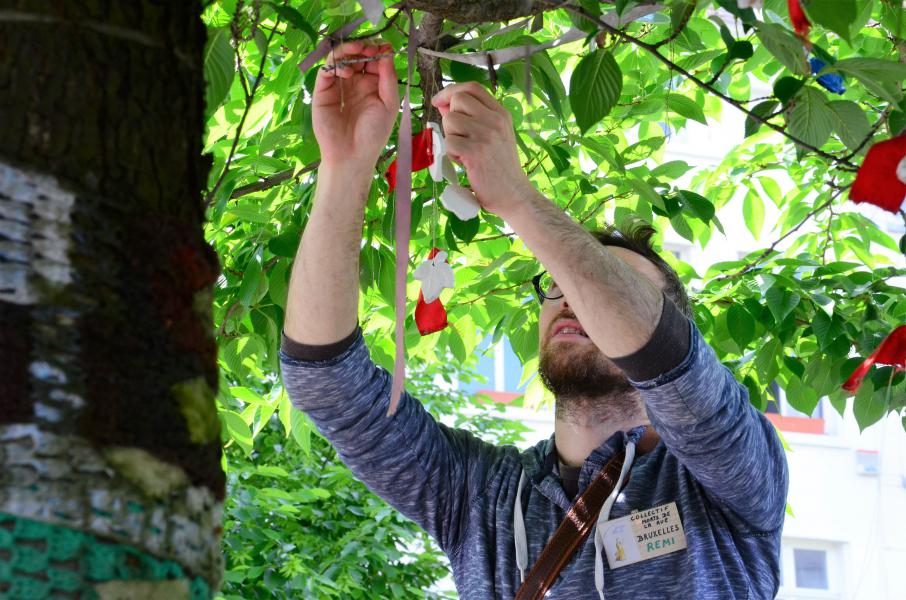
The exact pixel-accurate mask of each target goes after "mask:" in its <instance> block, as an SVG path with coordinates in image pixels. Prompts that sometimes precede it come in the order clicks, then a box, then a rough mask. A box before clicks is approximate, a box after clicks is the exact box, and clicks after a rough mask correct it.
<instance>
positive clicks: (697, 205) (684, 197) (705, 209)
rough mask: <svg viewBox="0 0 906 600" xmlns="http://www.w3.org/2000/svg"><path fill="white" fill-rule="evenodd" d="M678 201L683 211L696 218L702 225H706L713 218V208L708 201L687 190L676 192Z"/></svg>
mask: <svg viewBox="0 0 906 600" xmlns="http://www.w3.org/2000/svg"><path fill="white" fill-rule="evenodd" d="M677 196H679V199H680V201H681V202H682V203H683V210H685V211H687V212H688V213H689V214H691V215H692V216H694V217H696V218H697V219H699V220H700V221H702V222H704V223H708V222H709V221H711V220H712V219H713V218H714V214H715V208H714V204H712V203H711V201H710V200H708V199H707V198H705V197H704V196H702V195H700V194H696V193H695V192H690V191H689V190H680V191H679V192H677Z"/></svg>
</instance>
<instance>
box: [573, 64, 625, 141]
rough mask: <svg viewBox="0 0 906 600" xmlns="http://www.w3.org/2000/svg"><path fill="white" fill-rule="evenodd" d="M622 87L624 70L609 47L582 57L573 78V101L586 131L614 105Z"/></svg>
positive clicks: (580, 123) (578, 119) (583, 130)
mask: <svg viewBox="0 0 906 600" xmlns="http://www.w3.org/2000/svg"><path fill="white" fill-rule="evenodd" d="M622 89H623V73H622V72H621V71H620V66H619V65H618V64H617V61H616V60H614V58H613V55H612V54H611V53H610V52H608V51H607V50H602V49H600V48H598V49H597V50H595V51H594V52H591V53H589V54H587V55H585V56H584V57H583V58H582V60H580V61H579V64H578V65H576V69H575V71H573V74H572V77H571V78H570V81H569V102H570V105H571V106H572V109H573V113H574V114H575V115H576V124H577V125H578V126H579V129H580V131H581V132H582V133H585V132H586V131H588V130H589V129H590V128H591V127H592V126H593V125H594V124H595V123H597V122H598V121H600V120H601V119H603V118H604V117H605V116H606V115H607V114H608V113H609V112H610V111H611V109H613V107H614V106H615V105H616V103H617V100H619V99H620V92H621V91H622Z"/></svg>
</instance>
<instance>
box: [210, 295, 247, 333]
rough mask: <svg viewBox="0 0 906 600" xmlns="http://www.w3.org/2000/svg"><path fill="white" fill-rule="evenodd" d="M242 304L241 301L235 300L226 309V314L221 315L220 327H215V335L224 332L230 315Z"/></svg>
mask: <svg viewBox="0 0 906 600" xmlns="http://www.w3.org/2000/svg"><path fill="white" fill-rule="evenodd" d="M240 306H242V302H240V301H239V300H237V301H236V302H233V304H232V305H231V306H230V307H229V308H228V309H227V311H226V314H225V315H223V321H222V322H221V323H220V327H219V328H218V329H217V335H216V336H215V337H221V336H222V335H223V334H224V333H226V327H227V323H229V321H230V317H232V316H233V313H234V312H236V309H237V308H239V307H240Z"/></svg>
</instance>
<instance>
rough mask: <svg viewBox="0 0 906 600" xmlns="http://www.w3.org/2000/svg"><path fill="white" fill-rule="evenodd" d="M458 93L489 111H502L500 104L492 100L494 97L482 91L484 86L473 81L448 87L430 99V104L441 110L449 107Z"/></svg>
mask: <svg viewBox="0 0 906 600" xmlns="http://www.w3.org/2000/svg"><path fill="white" fill-rule="evenodd" d="M460 93H465V94H469V95H470V96H472V97H474V98H475V99H476V100H478V101H479V102H481V103H482V104H483V105H484V106H485V107H486V108H489V109H491V110H504V109H503V107H502V106H500V103H499V102H497V100H495V99H494V96H492V95H491V94H490V93H489V92H488V90H486V89H484V86H482V85H481V84H480V83H476V82H474V81H467V82H466V83H454V84H453V85H448V86H447V87H445V88H444V89H442V90H441V91H439V92H437V94H435V95H434V97H433V98H432V99H431V104H433V105H434V106H436V107H437V108H438V109H441V110H442V107H449V106H450V101H451V100H452V98H453V96H454V95H456V94H460Z"/></svg>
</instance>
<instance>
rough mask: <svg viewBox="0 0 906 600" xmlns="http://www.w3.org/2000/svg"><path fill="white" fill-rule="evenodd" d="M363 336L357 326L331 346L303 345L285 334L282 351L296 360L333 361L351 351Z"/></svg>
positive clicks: (281, 344) (281, 345)
mask: <svg viewBox="0 0 906 600" xmlns="http://www.w3.org/2000/svg"><path fill="white" fill-rule="evenodd" d="M361 335H362V328H361V327H359V326H358V325H357V326H356V328H355V329H354V330H353V331H352V333H350V334H349V335H347V336H346V337H344V338H343V339H342V340H340V341H338V342H333V343H331V344H302V343H299V342H297V341H295V340H293V339H291V338H290V337H288V336H287V335H286V333H285V332H284V333H283V334H282V336H281V338H282V341H281V343H280V349H281V350H282V351H283V354H285V355H286V356H288V357H289V358H294V359H296V360H305V361H324V360H332V359H334V358H337V357H338V356H340V355H341V354H343V353H344V352H346V351H347V350H349V349H350V348H351V347H352V345H353V344H354V343H355V341H356V340H357V339H358V338H359V337H360V336H361Z"/></svg>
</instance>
